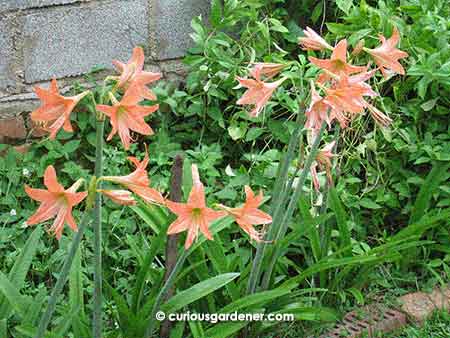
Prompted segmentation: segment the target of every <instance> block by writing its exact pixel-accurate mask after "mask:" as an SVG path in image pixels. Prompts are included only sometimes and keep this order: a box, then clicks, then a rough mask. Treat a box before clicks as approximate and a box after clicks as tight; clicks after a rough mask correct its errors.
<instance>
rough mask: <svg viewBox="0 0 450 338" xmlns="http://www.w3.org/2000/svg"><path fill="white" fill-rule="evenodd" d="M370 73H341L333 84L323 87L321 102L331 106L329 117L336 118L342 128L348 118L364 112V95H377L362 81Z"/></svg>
mask: <svg viewBox="0 0 450 338" xmlns="http://www.w3.org/2000/svg"><path fill="white" fill-rule="evenodd" d="M371 73H372V72H367V73H362V74H363V75H361V74H358V75H356V76H354V77H349V76H346V75H344V74H341V76H340V77H339V80H338V81H337V82H335V84H334V86H332V87H330V88H325V89H324V90H325V92H326V96H325V98H324V100H323V102H324V103H325V104H327V105H328V106H330V107H331V112H330V118H331V119H332V120H334V119H337V120H338V121H339V123H340V125H341V127H342V128H345V127H346V126H347V123H348V121H349V120H351V119H353V118H354V117H355V116H356V115H358V114H360V113H363V112H364V108H366V107H367V101H365V99H364V96H369V97H372V96H376V95H377V94H376V93H375V92H374V91H373V90H372V88H371V87H370V86H369V85H368V84H367V83H365V82H364V80H365V79H366V78H367V77H368V76H369V75H370V76H371Z"/></svg>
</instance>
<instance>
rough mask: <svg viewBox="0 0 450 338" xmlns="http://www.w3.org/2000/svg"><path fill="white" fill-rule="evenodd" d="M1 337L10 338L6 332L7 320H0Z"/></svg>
mask: <svg viewBox="0 0 450 338" xmlns="http://www.w3.org/2000/svg"><path fill="white" fill-rule="evenodd" d="M0 337H8V334H7V332H6V319H2V320H0Z"/></svg>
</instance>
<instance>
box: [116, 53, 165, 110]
mask: <svg viewBox="0 0 450 338" xmlns="http://www.w3.org/2000/svg"><path fill="white" fill-rule="evenodd" d="M144 62H145V57H144V50H143V49H142V48H141V47H135V48H134V49H133V55H132V56H131V59H130V60H129V61H128V63H126V64H125V63H123V62H120V61H117V60H114V61H113V64H114V66H115V67H116V68H117V70H118V71H120V72H121V74H120V76H119V82H118V87H119V88H123V89H125V90H128V89H129V88H130V87H135V89H136V90H137V92H138V93H139V95H140V96H141V97H142V98H145V99H148V100H152V101H154V100H156V96H155V94H154V93H153V92H152V91H151V90H150V89H149V88H148V87H147V85H148V84H150V83H152V82H154V81H157V80H159V79H160V78H161V74H160V73H152V72H146V71H144V70H143V69H144Z"/></svg>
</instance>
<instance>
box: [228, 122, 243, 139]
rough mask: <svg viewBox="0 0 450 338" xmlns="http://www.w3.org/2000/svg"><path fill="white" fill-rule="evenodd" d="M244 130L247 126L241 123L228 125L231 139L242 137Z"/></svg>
mask: <svg viewBox="0 0 450 338" xmlns="http://www.w3.org/2000/svg"><path fill="white" fill-rule="evenodd" d="M246 131H247V126H246V125H245V124H242V123H241V124H240V125H232V126H229V127H228V134H229V135H230V136H231V138H232V139H233V141H236V140H239V139H241V138H243V137H244V135H245V132H246Z"/></svg>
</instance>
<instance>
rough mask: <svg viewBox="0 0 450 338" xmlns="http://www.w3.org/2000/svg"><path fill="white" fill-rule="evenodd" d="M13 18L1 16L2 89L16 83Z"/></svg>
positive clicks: (0, 75) (0, 66)
mask: <svg viewBox="0 0 450 338" xmlns="http://www.w3.org/2000/svg"><path fill="white" fill-rule="evenodd" d="M13 36H14V33H13V30H12V27H11V20H9V19H8V18H5V17H2V18H0V89H6V88H7V87H8V86H11V85H13V84H14V82H15V81H14V77H15V76H14V42H13Z"/></svg>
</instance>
